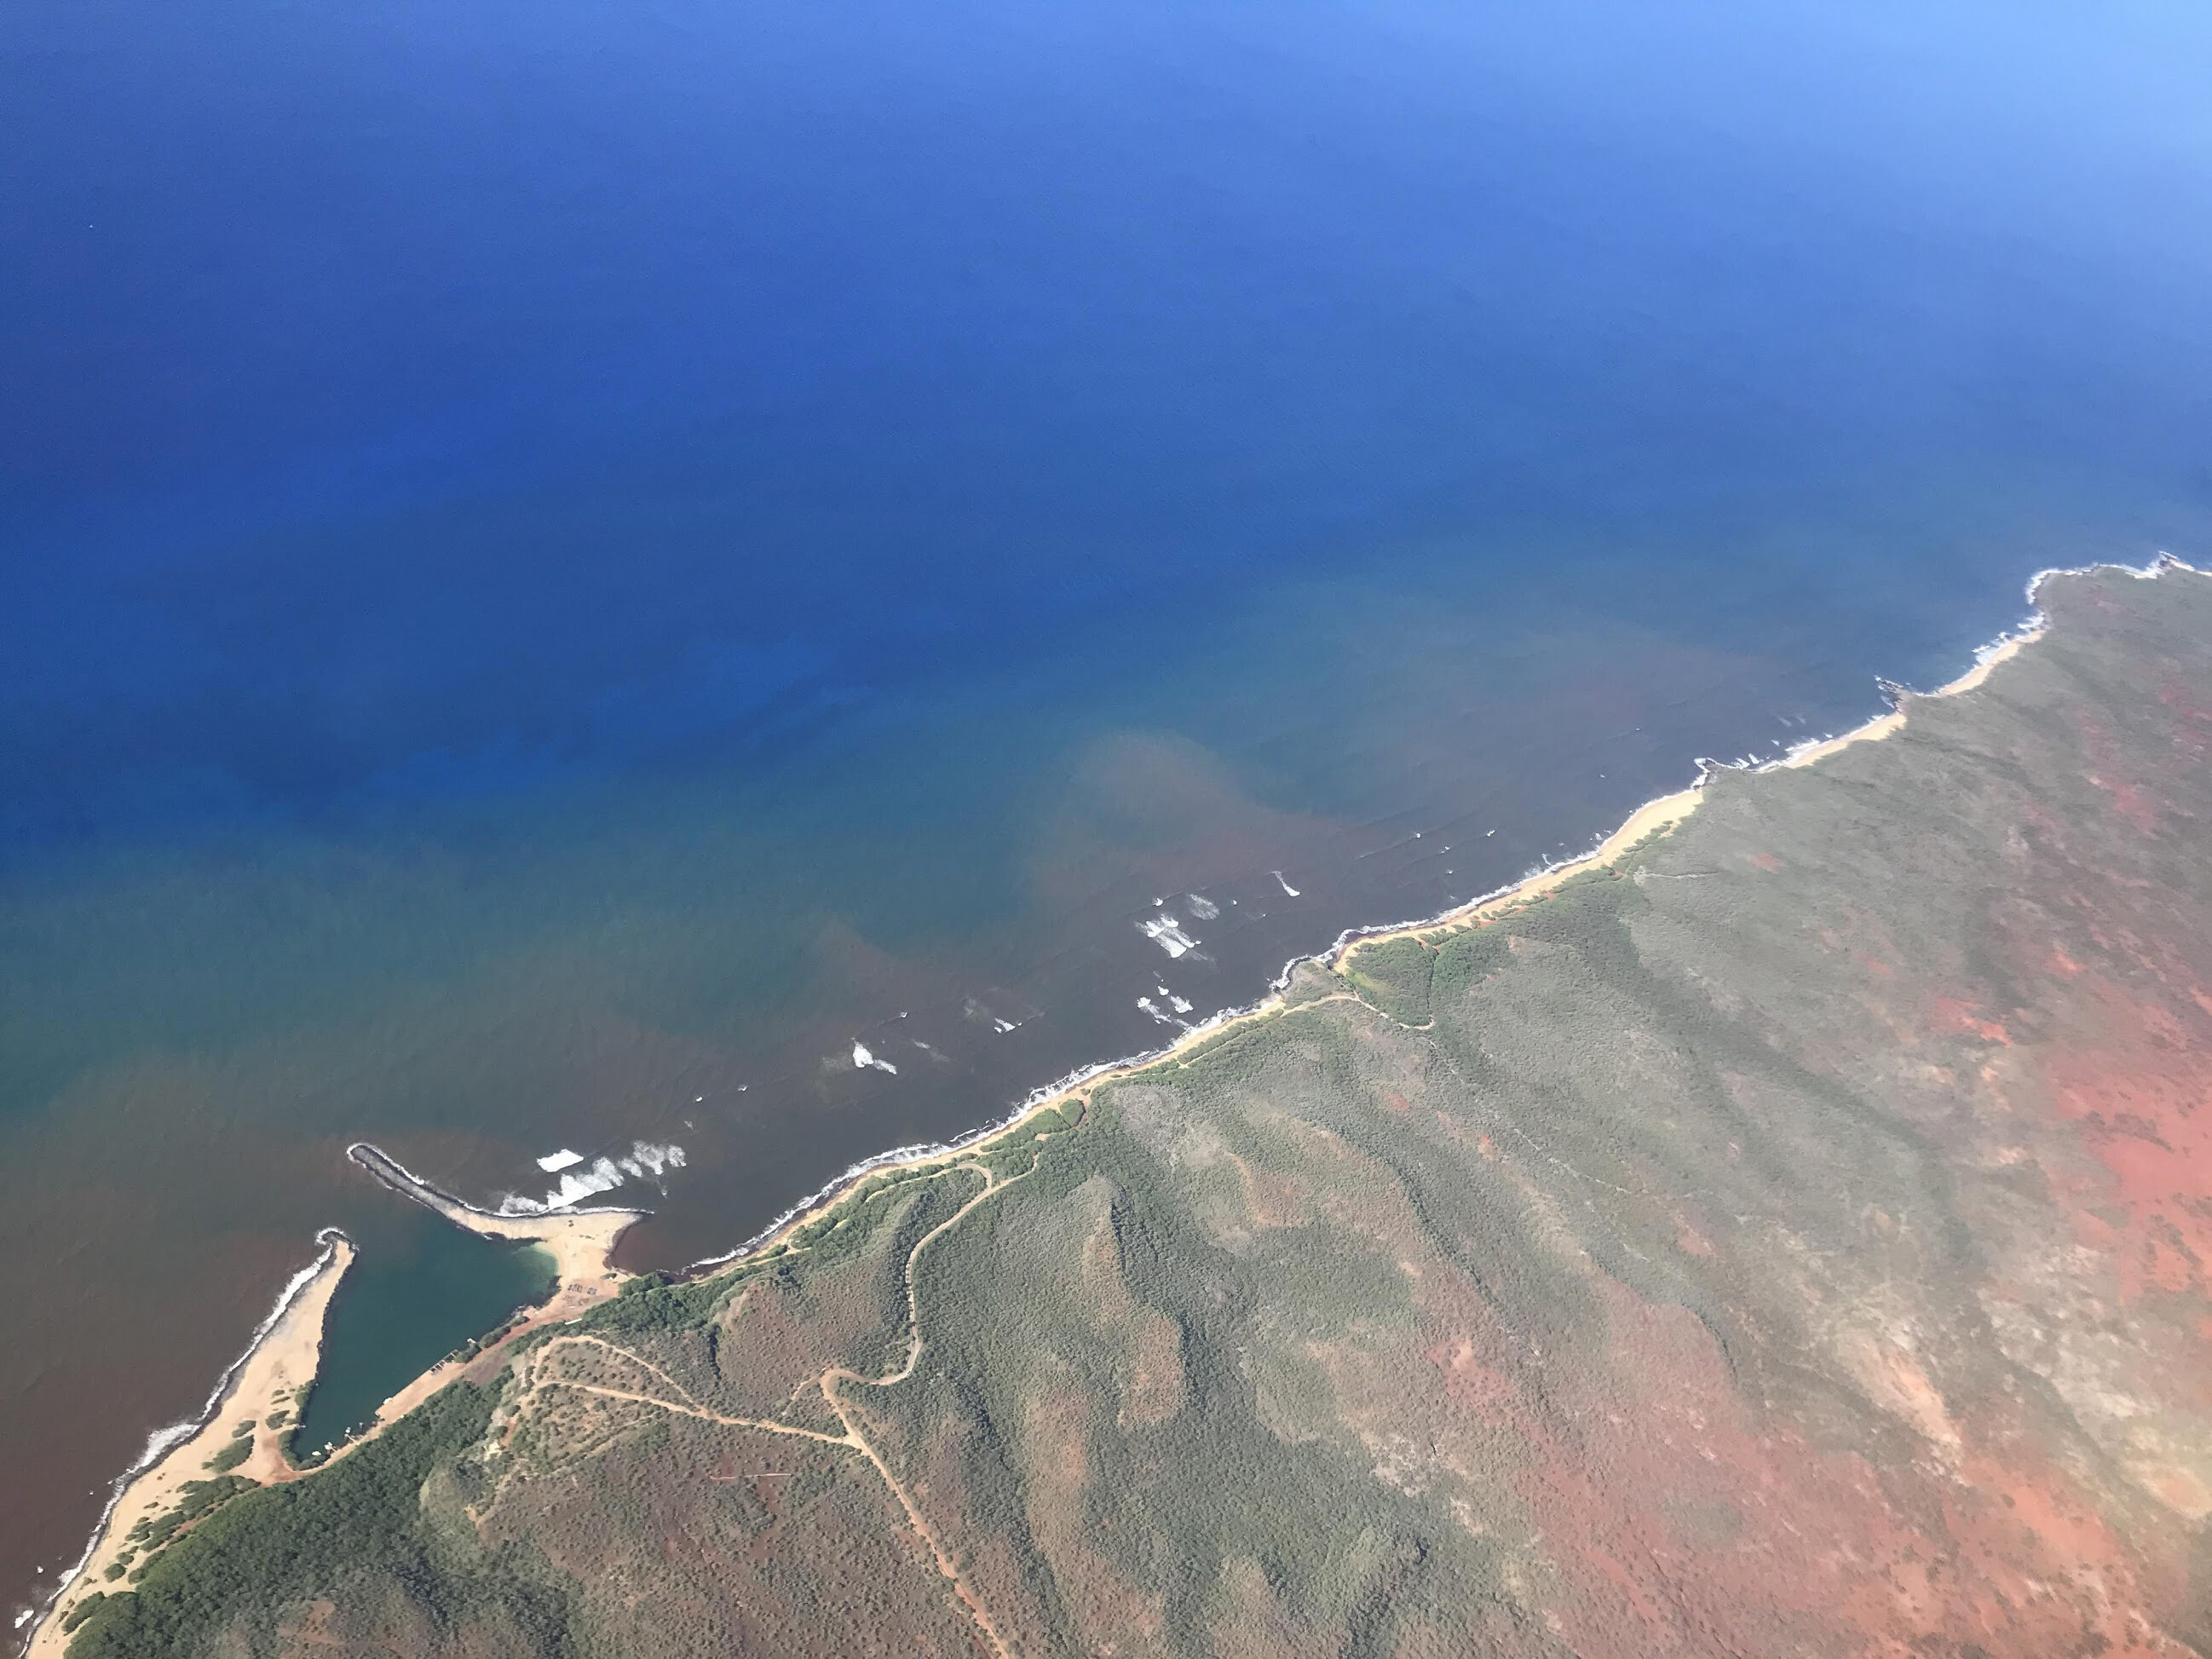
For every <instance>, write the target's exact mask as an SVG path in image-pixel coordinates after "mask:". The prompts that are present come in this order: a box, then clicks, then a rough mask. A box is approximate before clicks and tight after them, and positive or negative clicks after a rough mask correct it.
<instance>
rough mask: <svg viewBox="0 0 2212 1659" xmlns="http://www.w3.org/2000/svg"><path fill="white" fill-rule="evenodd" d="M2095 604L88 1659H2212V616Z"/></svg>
mask: <svg viewBox="0 0 2212 1659" xmlns="http://www.w3.org/2000/svg"><path fill="white" fill-rule="evenodd" d="M2038 598H2039V604H2040V605H2041V606H2042V607H2043V609H2044V611H2045V613H2046V614H2047V616H2048V617H2049V618H2050V624H2051V625H2050V628H2049V630H2048V632H2047V633H2046V634H2045V636H2044V637H2043V638H2041V639H2040V640H2039V641H2036V642H2035V643H2034V644H2033V645H2032V646H2030V647H2028V648H2027V649H2026V650H2025V651H2023V652H2021V653H2020V654H2019V655H2018V656H2017V657H2015V659H2013V660H2011V661H2008V662H2006V663H2004V664H2002V665H2001V666H2000V667H1999V668H1998V669H1997V670H1996V672H1994V673H1993V674H1992V675H1991V676H1990V678H1989V679H1988V681H1987V682H1986V683H1985V684H1983V685H1981V686H1980V687H1978V688H1977V689H1974V690H1968V691H1965V692H1961V693H1960V694H1958V695H1955V696H1944V697H1928V698H1913V699H1911V700H1910V701H1909V702H1908V705H1907V708H1906V711H1905V712H1906V716H1907V718H1906V720H1905V723H1904V725H1903V726H1902V728H1901V729H1900V730H1898V731H1896V732H1893V734H1891V735H1889V736H1887V737H1886V738H1884V739H1883V740H1881V741H1878V742H1866V743H1860V744H1852V745H1850V746H1847V747H1844V748H1842V749H1840V750H1838V751H1837V752H1835V753H1832V754H1830V755H1827V756H1826V757H1823V758H1822V759H1821V760H1820V763H1818V764H1817V765H1815V766H1812V767H1808V768H1805V769H1795V770H1790V769H1774V770H1769V771H1764V772H1758V773H1737V772H1729V771H1722V772H1718V773H1717V774H1715V775H1712V776H1711V778H1710V780H1709V781H1708V782H1707V784H1706V786H1705V799H1704V800H1703V802H1702V804H1701V805H1700V806H1699V810H1698V811H1696V812H1695V813H1694V814H1692V816H1690V817H1688V818H1686V820H1685V821H1683V822H1682V823H1680V824H1679V825H1677V826H1676V827H1674V829H1671V830H1670V831H1668V832H1666V833H1663V834H1661V835H1659V836H1655V837H1654V838H1652V839H1650V840H1649V841H1647V842H1644V843H1643V844H1641V845H1640V846H1638V848H1635V849H1634V850H1633V851H1632V852H1631V853H1629V854H1626V855H1625V856H1624V857H1622V858H1620V859H1619V860H1616V861H1614V862H1613V864H1612V865H1611V866H1609V867H1607V868H1604V869H1601V870H1598V871H1595V872H1592V873H1590V874H1589V875H1586V876H1583V877H1581V878H1577V879H1576V880H1573V881H1571V882H1569V883H1567V884H1565V885H1564V886H1562V887H1560V888H1559V889H1558V890H1555V891H1553V892H1552V893H1550V894H1549V895H1547V896H1544V897H1542V898H1541V899H1539V900H1536V901H1534V902H1529V903H1528V904H1526V905H1523V906H1521V907H1518V908H1510V907H1509V908H1507V909H1506V910H1505V911H1504V912H1503V913H1498V914H1493V915H1492V916H1490V917H1489V918H1488V919H1486V921H1482V922H1480V923H1479V924H1476V925H1470V926H1464V927H1457V928H1454V929H1449V930H1438V931H1437V932H1436V933H1432V934H1430V935H1426V936H1421V937H1409V938H1406V939H1396V940H1391V941H1386V942H1382V943H1377V944H1374V945H1369V946H1367V947H1365V948H1364V949H1362V950H1359V951H1357V952H1355V953H1354V954H1352V956H1351V957H1349V959H1348V960H1347V961H1345V962H1344V963H1340V968H1339V969H1338V970H1335V971H1331V970H1325V969H1322V968H1319V967H1315V966H1309V967H1307V968H1304V969H1301V970H1300V971H1299V973H1298V975H1297V977H1296V978H1295V979H1294V981H1293V982H1292V985H1291V991H1290V993H1289V994H1288V996H1287V998H1286V999H1285V1003H1286V1006H1284V1007H1283V1008H1281V1009H1280V1010H1279V1011H1277V1012H1273V1013H1271V1014H1270V1015H1268V1016H1267V1017H1264V1018H1257V1019H1254V1020H1251V1021H1249V1022H1247V1023H1245V1024H1242V1025H1240V1026H1237V1027H1236V1028H1234V1029H1233V1030H1230V1031H1228V1032H1226V1033H1225V1034H1224V1035H1223V1036H1220V1037H1219V1038H1218V1039H1217V1040H1215V1041H1214V1042H1212V1043H1210V1044H1209V1045H1207V1046H1206V1047H1205V1048H1203V1049H1201V1050H1200V1051H1198V1052H1196V1053H1194V1054H1190V1055H1188V1056H1187V1057H1185V1058H1182V1059H1180V1060H1176V1061H1172V1062H1169V1063H1165V1064H1164V1065H1162V1066H1158V1067H1156V1068H1154V1069H1153V1070H1152V1071H1151V1072H1149V1073H1144V1074H1141V1075H1139V1076H1137V1077H1134V1078H1130V1079H1122V1080H1118V1081H1115V1082H1113V1083H1110V1084H1105V1085H1101V1086H1100V1087H1098V1088H1097V1090H1096V1091H1093V1093H1092V1094H1091V1097H1089V1099H1088V1100H1087V1102H1085V1103H1082V1104H1081V1105H1080V1106H1079V1107H1076V1106H1071V1107H1070V1108H1068V1109H1065V1110H1064V1111H1062V1112H1059V1113H1048V1114H1046V1115H1043V1116H1042V1117H1038V1118H1034V1119H1032V1120H1030V1121H1029V1122H1027V1123H1026V1124H1025V1125H1024V1126H1023V1127H1021V1128H1020V1129H1019V1130H1018V1131H1016V1132H1015V1133H1012V1134H1010V1135H1009V1136H1007V1137H1006V1138H1005V1139H1002V1140H1000V1141H999V1142H996V1143H994V1144H993V1145H992V1146H989V1147H987V1148H986V1149H984V1150H981V1151H979V1152H975V1153H974V1154H972V1155H970V1156H968V1157H966V1158H961V1159H959V1160H957V1161H956V1162H954V1163H951V1164H946V1165H943V1166H939V1167H935V1168H932V1169H927V1170H915V1171H905V1172H896V1173H885V1174H884V1175H880V1176H877V1177H875V1178H873V1179H872V1181H871V1182H869V1183H868V1184H867V1186H866V1188H863V1189H862V1190H861V1191H860V1193H858V1194H855V1195H854V1197H853V1198H851V1199H850V1200H848V1201H847V1202H845V1203H844V1204H842V1206H839V1207H838V1208H836V1210H834V1211H832V1212H829V1213H828V1214H827V1215H826V1216H824V1217H823V1218H821V1219H820V1220H819V1221H817V1222H816V1223H814V1224H812V1225H811V1226H810V1227H809V1228H808V1229H807V1230H806V1231H805V1232H803V1233H802V1234H801V1235H799V1237H796V1238H795V1239H793V1241H792V1242H791V1243H789V1244H787V1246H785V1247H783V1248H781V1249H779V1250H777V1251H776V1252H775V1254H773V1255H769V1256H768V1257H765V1258H763V1259H759V1260H756V1261H748V1262H746V1263H744V1264H743V1265H742V1266H740V1267H737V1268H735V1269H732V1270H731V1271H728V1272H726V1273H721V1274H720V1275H718V1276H716V1277H714V1278H711V1279H706V1280H703V1281H702V1282H700V1283H697V1284H693V1285H652V1284H648V1283H645V1282H643V1281H638V1282H634V1283H633V1284H632V1285H630V1286H629V1289H628V1290H627V1291H626V1292H625V1293H624V1294H623V1296H622V1297H619V1298H618V1299H617V1300H615V1301H613V1302H611V1303H610V1304H606V1305H604V1306H602V1307H600V1308H599V1309H597V1310H594V1311H593V1312H592V1313H590V1314H587V1315H586V1316H584V1317H582V1318H581V1319H580V1320H577V1321H575V1322H572V1323H570V1324H568V1325H566V1326H562V1327H557V1328H546V1329H541V1330H538V1331H536V1332H533V1333H532V1334H531V1336H530V1337H529V1338H527V1339H526V1340H524V1342H523V1343H521V1344H520V1345H517V1346H518V1347H519V1348H520V1352H515V1353H513V1354H512V1356H511V1357H510V1355H509V1354H504V1353H503V1354H501V1355H500V1356H497V1357H495V1358H492V1359H489V1360H487V1361H485V1362H483V1363H481V1364H479V1365H478V1366H477V1369H476V1370H475V1371H474V1372H472V1373H471V1378H472V1380H471V1381H469V1382H465V1383H461V1384H459V1385H457V1386H456V1387H455V1388H453V1389H449V1390H447V1392H446V1393H445V1394H443V1395H440V1396H438V1397H437V1398H436V1399H435V1400H434V1401H431V1402H430V1403H429V1404H428V1405H427V1406H425V1407H422V1408H421V1409H420V1410H418V1411H417V1412H416V1414H415V1415H414V1416H413V1417H412V1418H410V1419H408V1420H407V1421H406V1422H404V1423H403V1424H402V1425H399V1427H398V1429H396V1430H395V1431H392V1432H391V1433H389V1434H387V1435H386V1436H384V1437H381V1438H380V1439H378V1440H376V1441H374V1442H372V1443H369V1444H368V1445H366V1446H364V1447H363V1448H362V1449H360V1450H359V1451H357V1452H356V1453H354V1454H353V1455H349V1456H347V1457H344V1458H343V1459H340V1460H338V1461H337V1462H335V1463H333V1464H332V1465H331V1468H328V1469H327V1470H325V1471H324V1472H322V1473H319V1474H315V1475H313V1476H312V1477H310V1478H307V1479H305V1480H298V1481H295V1482H293V1483H291V1484H289V1485H287V1486H279V1487H272V1488H266V1489H258V1490H248V1491H244V1492H240V1493H239V1494H238V1495H235V1496H230V1497H228V1498H227V1500H226V1501H223V1502H222V1503H221V1504H219V1505H218V1506H216V1507H215V1508H214V1509H213V1510H212V1512H211V1513H210V1514H209V1515H208V1516H206V1518H204V1519H202V1520H200V1521H198V1522H197V1524H195V1525H193V1526H191V1527H190V1528H186V1529H185V1530H183V1531H182V1532H181V1533H180V1534H179V1536H178V1538H177V1539H176V1541H174V1542H173V1543H171V1544H169V1545H168V1546H167V1548H166V1549H164V1550H162V1551H161V1552H160V1553H157V1554H155V1555H154V1556H153V1557H152V1558H151V1559H150V1562H149V1564H148V1565H146V1566H145V1567H144V1569H143V1577H139V1578H138V1579H137V1581H136V1587H135V1589H124V1590H122V1593H120V1594H115V1595H110V1596H108V1597H107V1598H106V1600H104V1601H100V1602H99V1603H97V1604H94V1607H93V1609H92V1612H91V1613H90V1616H89V1617H88V1619H87V1620H85V1621H84V1622H83V1623H82V1626H81V1627H80V1628H79V1629H78V1631H77V1633H76V1638H75V1640H74V1642H73V1644H72V1645H71V1647H70V1654H71V1656H73V1659H108V1656H131V1659H149V1656H157V1655H164V1654H177V1655H184V1654H201V1653H218V1654H223V1655H230V1654H238V1655H246V1654H276V1655H283V1656H304V1655H308V1654H313V1655H316V1656H364V1659H365V1656H369V1655H392V1654H407V1655H416V1654H437V1655H453V1656H463V1655H468V1656H477V1655H482V1656H495V1655H525V1654H545V1655H556V1654H560V1655H575V1656H617V1655H636V1656H668V1655H684V1654H695V1653H696V1654H708V1653H713V1654H728V1653H732V1652H760V1653H775V1654H825V1655H826V1654H833V1653H834V1654H849V1653H871V1652H872V1653H902V1654H903V1653H913V1652H921V1653H933V1654H940V1655H953V1654H968V1653H984V1654H991V1653H998V1654H1007V1655H1012V1654H1020V1655H1057V1654H1076V1653H1098V1654H1109V1653H1110V1654H1114V1655H1117V1656H1133V1655H1144V1654H1156V1653H1157V1654H1168V1653H1175V1654H1206V1655H1223V1656H1232V1655H1252V1656H1258V1655H1309V1654H1310V1655H1339V1654H1347V1655H1348V1654H1408V1655H1427V1654H1436V1655H1446V1654H1462V1653H1468V1652H1482V1653H1496V1654H1501V1655H1516V1656H1518V1655H1526V1656H1568V1655H1576V1656H1583V1659H1598V1656H1646V1655H1681V1656H1693V1655H1695V1656H1704V1655H1711V1654H1715V1653H1742V1654H1749V1655H1769V1654H1782V1653H1791V1654H1814V1655H1826V1654H1834V1655H1845V1654H1862V1653H1875V1652H1881V1653H1898V1654H1907V1653H1909V1654H1927V1655H1938V1654H1940V1655H1958V1656H1966V1655H1971V1654H1983V1655H1990V1656H1997V1655H2023V1656H2026V1655H2033V1656H2053V1655H2072V1654H2079V1655H2084V1656H2088V1655H2105V1656H2118V1655H2124V1654H2182V1653H2186V1652H2190V1651H2195V1652H2198V1653H2206V1652H2212V1532H2208V1529H2207V1528H2206V1525H2205V1520H2204V1517H2205V1516H2206V1515H2207V1513H2208V1511H2212V1298H2209V1297H2208V1284H2207V1277H2206V1275H2207V1264H2208V1261H2212V841H2208V839H2207V826H2208V825H2212V766H2208V764H2207V758H2208V752H2212V580H2206V579H2204V578H2203V577H2201V576H2199V575H2197V574H2194V573H2191V572H2187V571H2185V570H2182V571H2172V572H2169V573H2168V574H2165V575H2163V576H2162V577H2160V579H2159V580H2145V579H2142V578H2141V577H2138V576H2135V575H2132V574H2128V573H2124V572H2118V571H2113V570H2109V569H2106V570H2099V571H2096V572H2093V573H2090V574H2081V575H2068V576H2061V577H2054V578H2051V579H2050V580H2046V581H2045V584H2044V585H2043V586H2042V588H2041V590H2040V591H2039V595H2038ZM121 1588H122V1587H120V1586H118V1589H121Z"/></svg>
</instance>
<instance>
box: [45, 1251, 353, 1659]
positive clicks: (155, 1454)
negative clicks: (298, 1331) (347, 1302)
mask: <svg viewBox="0 0 2212 1659" xmlns="http://www.w3.org/2000/svg"><path fill="white" fill-rule="evenodd" d="M351 1242H352V1241H351V1240H349V1239H348V1238H347V1237H346V1236H345V1233H344V1232H343V1231H342V1230H340V1229H339V1228H337V1227H325V1228H324V1229H323V1230H322V1231H320V1232H319V1233H317V1234H316V1235H315V1243H318V1244H319V1245H321V1246H322V1249H320V1250H319V1251H318V1252H317V1253H316V1255H315V1259H314V1260H313V1261H310V1262H309V1263H308V1264H307V1266H306V1267H302V1268H301V1269H300V1271H299V1272H297V1273H294V1274H293V1275H292V1277H291V1278H290V1279H287V1280H286V1281H285V1284H284V1288H283V1290H281V1291H277V1292H276V1306H274V1307H273V1308H271V1309H270V1310H269V1315H268V1317H266V1318H265V1319H264V1320H263V1321H262V1322H261V1323H260V1324H258V1326H256V1327H255V1328H254V1331H253V1335H252V1338H251V1339H249V1340H247V1342H246V1346H245V1348H244V1349H243V1350H242V1351H241V1352H240V1354H239V1356H238V1358H235V1359H234V1360H232V1361H231V1362H230V1364H229V1367H228V1369H227V1370H225V1371H224V1372H223V1374H222V1376H219V1377H217V1378H216V1384H215V1388H214V1389H213V1390H212V1391H211V1392H210V1394H209V1395H208V1397H207V1403H206V1404H205V1405H204V1406H202V1407H200V1410H199V1415H198V1416H197V1417H191V1418H185V1419H182V1420H180V1421H179V1422H175V1423H172V1424H170V1425H168V1427H167V1428H165V1429H156V1430H155V1431H154V1432H153V1433H152V1434H149V1435H148V1436H147V1437H146V1445H145V1448H144V1449H143V1450H142V1451H141V1452H140V1453H139V1454H138V1456H137V1461H136V1462H133V1463H132V1464H131V1467H130V1468H127V1469H125V1470H124V1471H123V1473H122V1474H119V1475H118V1476H116V1477H115V1483H114V1485H113V1486H111V1487H110V1488H109V1489H108V1494H107V1502H106V1504H105V1505H104V1506H103V1507H102V1508H101V1510H100V1519H99V1521H98V1522H95V1523H94V1527H93V1528H92V1536H91V1537H89V1538H88V1539H87V1540H86V1541H85V1545H84V1553H83V1554H82V1555H80V1556H78V1557H77V1559H76V1562H75V1564H74V1565H71V1566H70V1567H69V1569H68V1570H67V1571H64V1572H63V1573H62V1574H61V1575H60V1576H59V1577H58V1578H57V1579H56V1580H55V1582H54V1585H53V1588H52V1589H50V1590H49V1591H48V1592H47V1593H46V1600H45V1601H43V1602H42V1603H40V1605H39V1606H37V1607H33V1608H31V1609H30V1610H29V1614H30V1616H28V1617H23V1616H20V1615H19V1616H18V1617H17V1619H16V1620H15V1628H16V1629H17V1630H21V1629H22V1628H23V1627H24V1626H26V1625H28V1626H30V1634H31V1637H33V1638H35V1637H36V1636H37V1635H38V1633H39V1629H40V1626H43V1625H44V1624H45V1623H46V1616H47V1615H48V1614H49V1613H52V1611H53V1608H54V1605H55V1603H57V1602H58V1601H60V1600H61V1598H62V1595H63V1594H64V1592H65V1591H66V1590H67V1589H69V1587H70V1585H71V1584H73V1583H76V1579H77V1576H78V1575H79V1574H80V1573H82V1571H84V1569H85V1564H86V1563H87V1562H88V1561H90V1560H91V1559H92V1557H93V1553H94V1551H95V1550H97V1549H98V1548H99V1547H100V1539H101V1537H102V1536H104V1535H105V1534H106V1531H107V1523H108V1522H110V1521H111V1520H112V1519H113V1518H114V1516H115V1508H116V1505H117V1504H120V1503H121V1502H122V1501H123V1499H124V1496H125V1493H127V1492H129V1491H130V1490H131V1483H132V1482H134V1481H135V1480H137V1479H138V1477H139V1476H140V1475H142V1474H145V1473H146V1471H147V1470H149V1469H150V1468H153V1467H154V1466H155V1464H156V1463H158V1462H161V1460H162V1459H163V1458H164V1457H166V1456H167V1455H169V1453H170V1452H171V1451H173V1449H175V1448H177V1447H178V1446H180V1445H182V1444H183V1443H185V1441H187V1440H189V1439H191V1437H193V1436H194V1435H196V1434H197V1433H198V1432H199V1431H201V1430H202V1429H204V1428H205V1427H207V1425H209V1424H210V1423H212V1422H213V1421H215V1419H216V1416H217V1414H218V1413H221V1412H222V1405H223V1401H225V1400H226V1399H228V1397H229V1395H230V1390H231V1388H232V1385H233V1384H234V1383H236V1382H237V1381H238V1379H239V1377H240V1375H241V1374H242V1373H243V1372H244V1371H245V1370H246V1365H247V1364H248V1362H250V1361H251V1360H252V1358H253V1356H254V1355H255V1354H256V1353H257V1352H259V1350H260V1347H261V1345H262V1344H263V1343H264V1342H266V1341H267V1340H269V1335H270V1332H272V1331H274V1330H275V1329H276V1327H277V1326H278V1325H280V1324H282V1323H283V1320H284V1316H285V1315H286V1314H288V1313H289V1312H291V1310H292V1304H294V1303H295V1302H297V1301H298V1300H299V1299H300V1297H301V1296H302V1295H304V1294H305V1293H306V1291H307V1286H308V1285H312V1284H313V1283H314V1282H315V1279H316V1278H317V1276H318V1275H319V1274H320V1273H322V1271H323V1270H324V1269H325V1267H329V1266H330V1265H331V1261H334V1260H335V1259H336V1258H337V1251H338V1246H339V1245H340V1244H342V1243H351Z"/></svg>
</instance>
